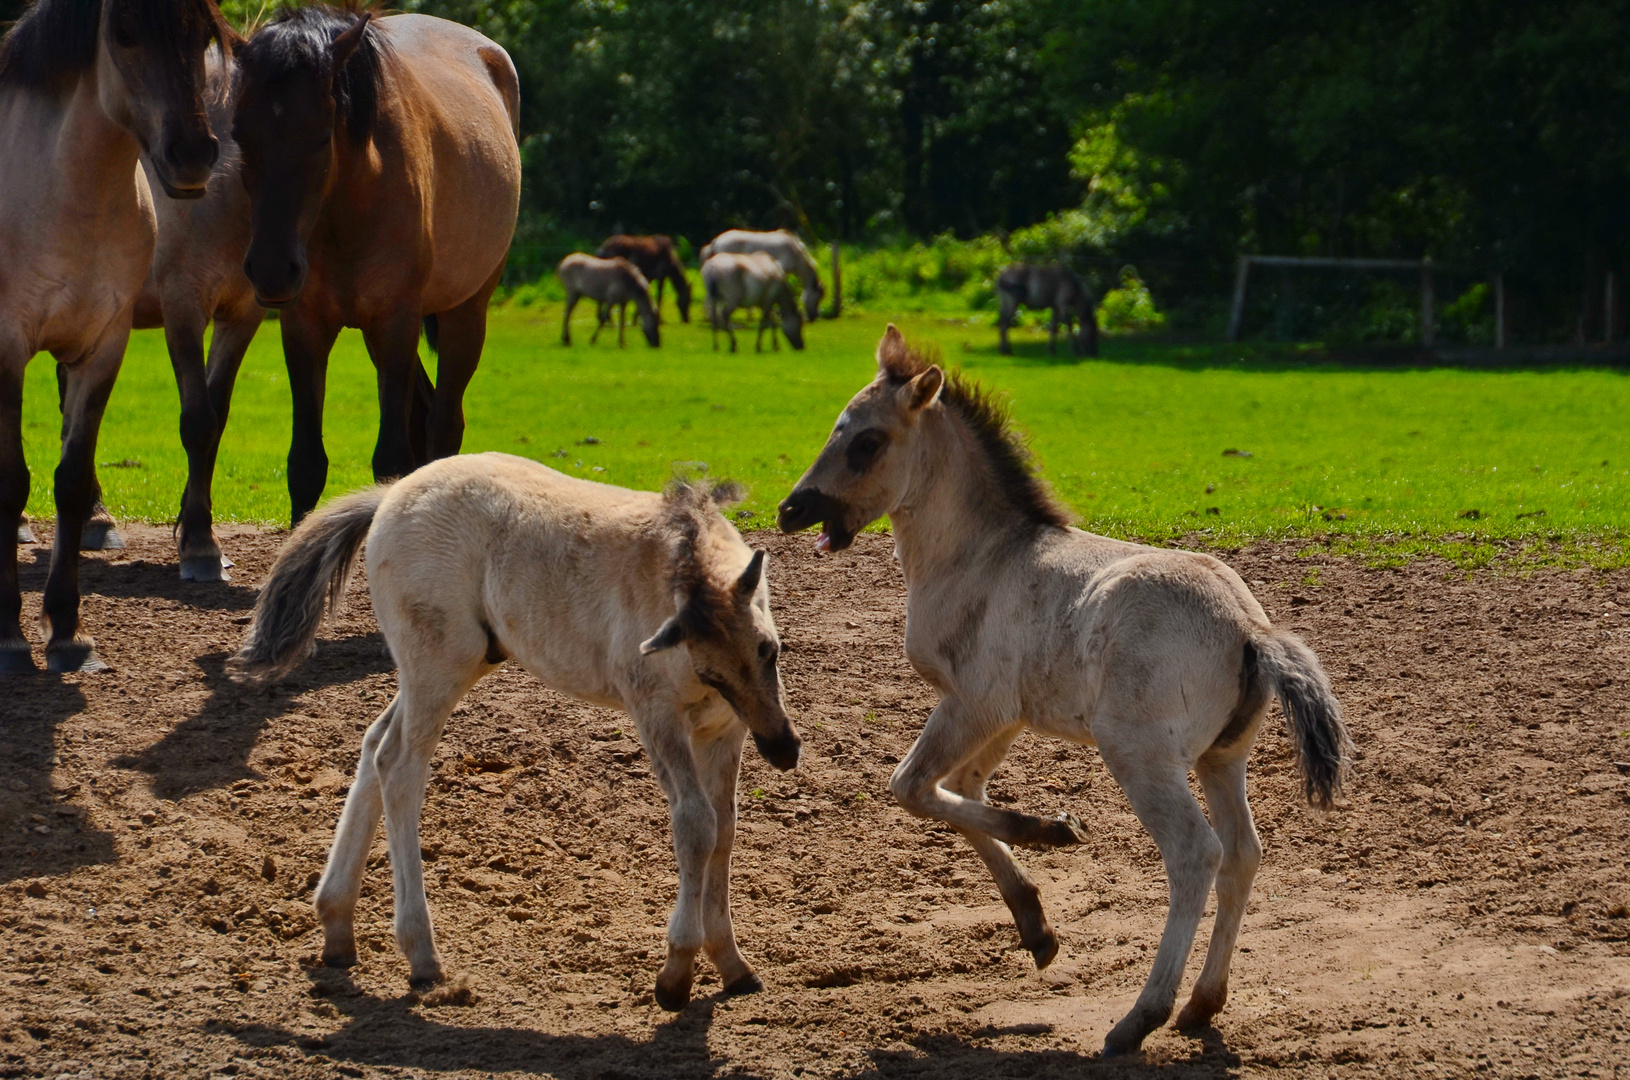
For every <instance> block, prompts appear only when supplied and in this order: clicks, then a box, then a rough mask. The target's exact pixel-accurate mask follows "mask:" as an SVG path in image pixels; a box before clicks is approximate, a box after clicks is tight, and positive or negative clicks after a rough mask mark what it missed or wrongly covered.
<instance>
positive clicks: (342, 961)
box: [323, 949, 357, 968]
mask: <svg viewBox="0 0 1630 1080" xmlns="http://www.w3.org/2000/svg"><path fill="white" fill-rule="evenodd" d="M356 966H357V951H356V950H355V949H351V950H350V951H348V952H326V951H325V952H324V953H323V967H328V968H352V967H356Z"/></svg>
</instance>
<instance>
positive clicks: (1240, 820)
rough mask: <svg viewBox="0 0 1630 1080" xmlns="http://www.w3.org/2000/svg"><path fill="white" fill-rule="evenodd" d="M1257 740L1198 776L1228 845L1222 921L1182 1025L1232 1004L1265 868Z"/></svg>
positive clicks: (1221, 885)
mask: <svg viewBox="0 0 1630 1080" xmlns="http://www.w3.org/2000/svg"><path fill="white" fill-rule="evenodd" d="M1251 742H1252V740H1251V739H1250V738H1244V739H1241V740H1240V741H1239V742H1238V743H1236V744H1235V745H1236V746H1239V747H1243V748H1244V749H1243V752H1241V753H1238V754H1236V755H1235V756H1233V757H1229V758H1226V759H1224V760H1222V761H1212V760H1209V759H1207V758H1201V759H1200V761H1199V763H1198V764H1196V765H1195V768H1194V771H1195V773H1196V774H1198V775H1199V778H1200V783H1201V784H1202V785H1204V787H1205V793H1206V809H1208V810H1210V811H1211V827H1212V828H1213V829H1215V830H1216V833H1217V836H1218V837H1219V838H1220V839H1221V840H1222V865H1221V866H1220V867H1218V869H1217V921H1216V923H1215V924H1214V925H1213V926H1212V928H1211V942H1210V944H1208V945H1207V946H1206V962H1205V967H1204V968H1202V969H1201V970H1200V977H1199V978H1198V979H1196V980H1195V982H1194V990H1193V991H1192V992H1191V993H1190V994H1189V1000H1188V1004H1187V1005H1184V1006H1183V1011H1182V1012H1180V1013H1178V1014H1177V1026H1178V1027H1180V1028H1197V1027H1201V1026H1203V1025H1205V1024H1206V1023H1207V1022H1209V1021H1210V1020H1211V1018H1212V1017H1213V1016H1216V1015H1217V1013H1219V1012H1221V1011H1222V1007H1223V1003H1224V1002H1225V1001H1227V1000H1228V966H1229V963H1230V961H1232V959H1233V956H1234V943H1235V941H1237V940H1238V939H1239V927H1240V921H1241V920H1243V919H1244V918H1245V904H1246V901H1248V900H1249V899H1250V898H1251V883H1252V882H1253V881H1254V880H1256V871H1257V867H1258V866H1260V865H1262V842H1261V840H1259V839H1258V838H1257V833H1256V825H1255V823H1254V822H1252V820H1251V805H1250V803H1248V802H1247V801H1246V799H1245V760H1246V757H1247V756H1248V754H1249V751H1250V747H1251Z"/></svg>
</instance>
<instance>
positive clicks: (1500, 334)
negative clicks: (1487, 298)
mask: <svg viewBox="0 0 1630 1080" xmlns="http://www.w3.org/2000/svg"><path fill="white" fill-rule="evenodd" d="M1494 347H1495V348H1496V349H1503V348H1505V274H1503V273H1500V274H1495V275H1494Z"/></svg>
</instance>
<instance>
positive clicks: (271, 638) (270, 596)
mask: <svg viewBox="0 0 1630 1080" xmlns="http://www.w3.org/2000/svg"><path fill="white" fill-rule="evenodd" d="M389 490H390V487H389V485H386V484H381V485H379V486H377V487H371V488H365V489H363V490H362V491H353V492H352V493H351V494H349V495H342V496H341V497H339V498H338V499H335V500H334V501H333V502H331V503H329V504H328V505H327V506H325V507H323V508H322V509H321V510H319V511H317V512H316V513H314V514H312V515H311V516H310V517H308V518H306V520H305V521H303V522H301V523H300V527H299V528H297V529H295V530H294V533H293V535H291V536H290V537H289V539H288V541H287V542H286V543H285V544H284V545H283V550H282V551H280V552H278V553H277V562H275V563H273V564H272V573H271V576H269V577H268V578H267V579H266V584H265V585H263V586H261V590H260V597H259V599H257V600H256V601H255V615H254V618H253V620H252V621H251V622H250V624H249V632H248V633H247V634H245V635H244V639H243V647H242V648H241V649H239V650H238V655H237V656H236V657H234V658H233V660H232V664H231V667H232V671H233V675H234V677H235V678H240V679H275V678H279V677H281V676H283V675H287V674H288V673H289V672H290V671H291V670H293V669H294V667H295V666H296V665H297V664H299V663H300V661H301V660H304V659H305V658H306V657H307V656H309V655H311V653H312V650H313V648H314V646H315V642H316V638H317V630H318V628H319V627H320V626H322V622H323V610H324V608H325V607H326V608H327V609H328V610H329V611H333V610H334V609H335V608H337V607H338V606H339V603H340V600H341V599H342V598H343V597H344V596H345V586H346V584H347V583H348V582H349V581H350V580H351V568H352V566H353V564H355V562H356V558H357V552H358V551H360V550H361V549H362V542H363V541H364V540H365V539H367V536H368V529H369V527H370V526H371V525H372V524H373V520H374V515H375V514H376V513H378V511H379V504H380V503H381V502H382V501H383V500H384V498H385V493H386V492H387V491H389Z"/></svg>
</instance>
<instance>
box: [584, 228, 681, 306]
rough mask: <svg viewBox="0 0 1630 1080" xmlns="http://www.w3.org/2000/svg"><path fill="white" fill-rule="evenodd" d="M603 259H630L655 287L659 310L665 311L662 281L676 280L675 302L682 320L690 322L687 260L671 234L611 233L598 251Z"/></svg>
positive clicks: (674, 281)
mask: <svg viewBox="0 0 1630 1080" xmlns="http://www.w3.org/2000/svg"><path fill="white" fill-rule="evenodd" d="M595 254H596V255H598V256H599V257H600V258H602V259H616V258H622V259H627V260H628V261H629V262H631V263H633V264H634V265H635V266H636V267H638V268H639V272H640V273H642V274H644V275H645V280H646V281H648V282H650V283H651V285H652V286H653V287H655V289H656V308H657V313H658V314H661V312H662V283H663V282H665V281H672V282H673V283H674V303H675V304H676V305H677V306H678V308H679V319H680V321H681V322H690V281H689V280H687V279H686V277H685V263H684V261H683V260H681V259H680V258H679V250H678V249H677V248H675V247H674V242H673V240H672V239H671V238H669V237H666V236H662V235H660V234H659V235H657V236H623V235H620V234H619V235H617V236H613V237H610V238H608V239H607V240H606V242H605V243H603V244H601V245H600V250H599V251H597V252H595Z"/></svg>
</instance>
